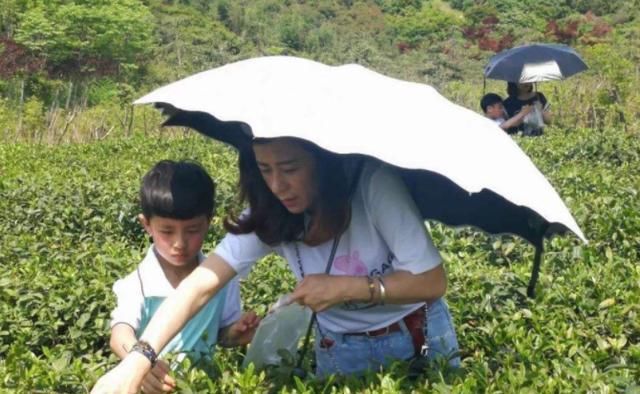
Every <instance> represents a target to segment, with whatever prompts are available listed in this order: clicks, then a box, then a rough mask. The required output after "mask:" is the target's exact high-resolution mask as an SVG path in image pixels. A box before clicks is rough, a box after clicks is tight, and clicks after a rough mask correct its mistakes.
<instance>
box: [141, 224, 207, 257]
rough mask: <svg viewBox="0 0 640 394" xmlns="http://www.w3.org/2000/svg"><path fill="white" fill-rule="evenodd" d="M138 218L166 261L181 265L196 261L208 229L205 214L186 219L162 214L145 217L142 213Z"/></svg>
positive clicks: (157, 250)
mask: <svg viewBox="0 0 640 394" xmlns="http://www.w3.org/2000/svg"><path fill="white" fill-rule="evenodd" d="M138 218H139V219H140V223H142V225H143V226H144V229H145V230H146V231H147V233H148V234H149V235H150V236H151V237H152V238H153V244H154V245H155V249H156V252H157V253H158V254H159V255H160V257H161V258H162V259H164V260H165V261H166V262H167V263H169V264H171V265H173V266H175V267H182V266H186V265H189V264H193V263H196V262H197V258H198V252H199V251H200V249H201V248H202V243H203V242H204V237H205V236H206V235H207V231H208V230H209V218H208V217H207V216H206V215H200V216H196V217H194V218H192V219H186V220H181V219H170V218H165V217H162V216H152V217H151V219H147V218H146V217H145V216H144V215H142V214H141V215H139V216H138Z"/></svg>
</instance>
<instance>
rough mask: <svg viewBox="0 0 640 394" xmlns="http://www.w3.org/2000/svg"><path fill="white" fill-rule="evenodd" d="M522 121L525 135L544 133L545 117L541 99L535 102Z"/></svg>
mask: <svg viewBox="0 0 640 394" xmlns="http://www.w3.org/2000/svg"><path fill="white" fill-rule="evenodd" d="M522 123H523V134H524V135H540V134H542V129H544V118H543V117H542V104H541V103H540V102H539V101H536V102H535V103H533V109H532V110H531V112H529V113H528V114H527V115H526V116H525V117H524V119H523V120H522Z"/></svg>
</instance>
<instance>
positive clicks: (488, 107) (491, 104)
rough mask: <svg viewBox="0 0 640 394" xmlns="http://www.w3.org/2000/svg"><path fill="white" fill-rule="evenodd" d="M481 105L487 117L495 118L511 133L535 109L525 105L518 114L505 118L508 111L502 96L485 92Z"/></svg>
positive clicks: (498, 123) (501, 126) (499, 124)
mask: <svg viewBox="0 0 640 394" xmlns="http://www.w3.org/2000/svg"><path fill="white" fill-rule="evenodd" d="M480 107H481V108H482V111H483V112H484V114H485V116H486V117H487V118H489V119H491V120H493V121H494V122H495V123H496V124H497V125H498V126H500V128H501V129H502V130H504V131H506V132H507V133H509V134H513V133H515V132H517V129H515V128H516V127H517V126H520V125H521V124H522V122H523V121H524V118H525V116H527V114H529V112H531V110H532V109H533V107H532V106H531V105H525V106H523V107H522V110H520V112H518V114H516V115H515V116H513V117H511V118H509V119H505V117H506V114H507V113H506V111H505V109H504V103H503V101H502V97H500V96H499V95H497V94H495V93H487V94H485V95H484V96H483V97H482V99H481V100H480Z"/></svg>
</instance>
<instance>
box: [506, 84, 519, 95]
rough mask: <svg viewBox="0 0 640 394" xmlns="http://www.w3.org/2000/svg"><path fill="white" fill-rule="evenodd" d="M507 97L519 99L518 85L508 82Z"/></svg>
mask: <svg viewBox="0 0 640 394" xmlns="http://www.w3.org/2000/svg"><path fill="white" fill-rule="evenodd" d="M507 96H509V97H518V84H517V83H515V82H507Z"/></svg>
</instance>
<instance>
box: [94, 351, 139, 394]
mask: <svg viewBox="0 0 640 394" xmlns="http://www.w3.org/2000/svg"><path fill="white" fill-rule="evenodd" d="M150 367H151V363H150V362H149V360H147V358H146V357H145V356H143V355H142V354H140V353H137V352H133V353H129V355H128V356H127V357H125V358H124V359H123V360H122V361H121V362H120V364H118V365H117V366H116V367H115V368H113V369H112V370H111V371H109V372H108V373H107V374H106V375H104V376H103V377H101V378H100V379H99V380H98V381H97V382H96V384H95V386H93V389H92V390H91V393H92V394H124V393H127V394H129V393H137V392H138V391H140V386H141V384H142V381H143V379H144V377H145V375H146V374H147V372H148V371H149V368H150Z"/></svg>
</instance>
